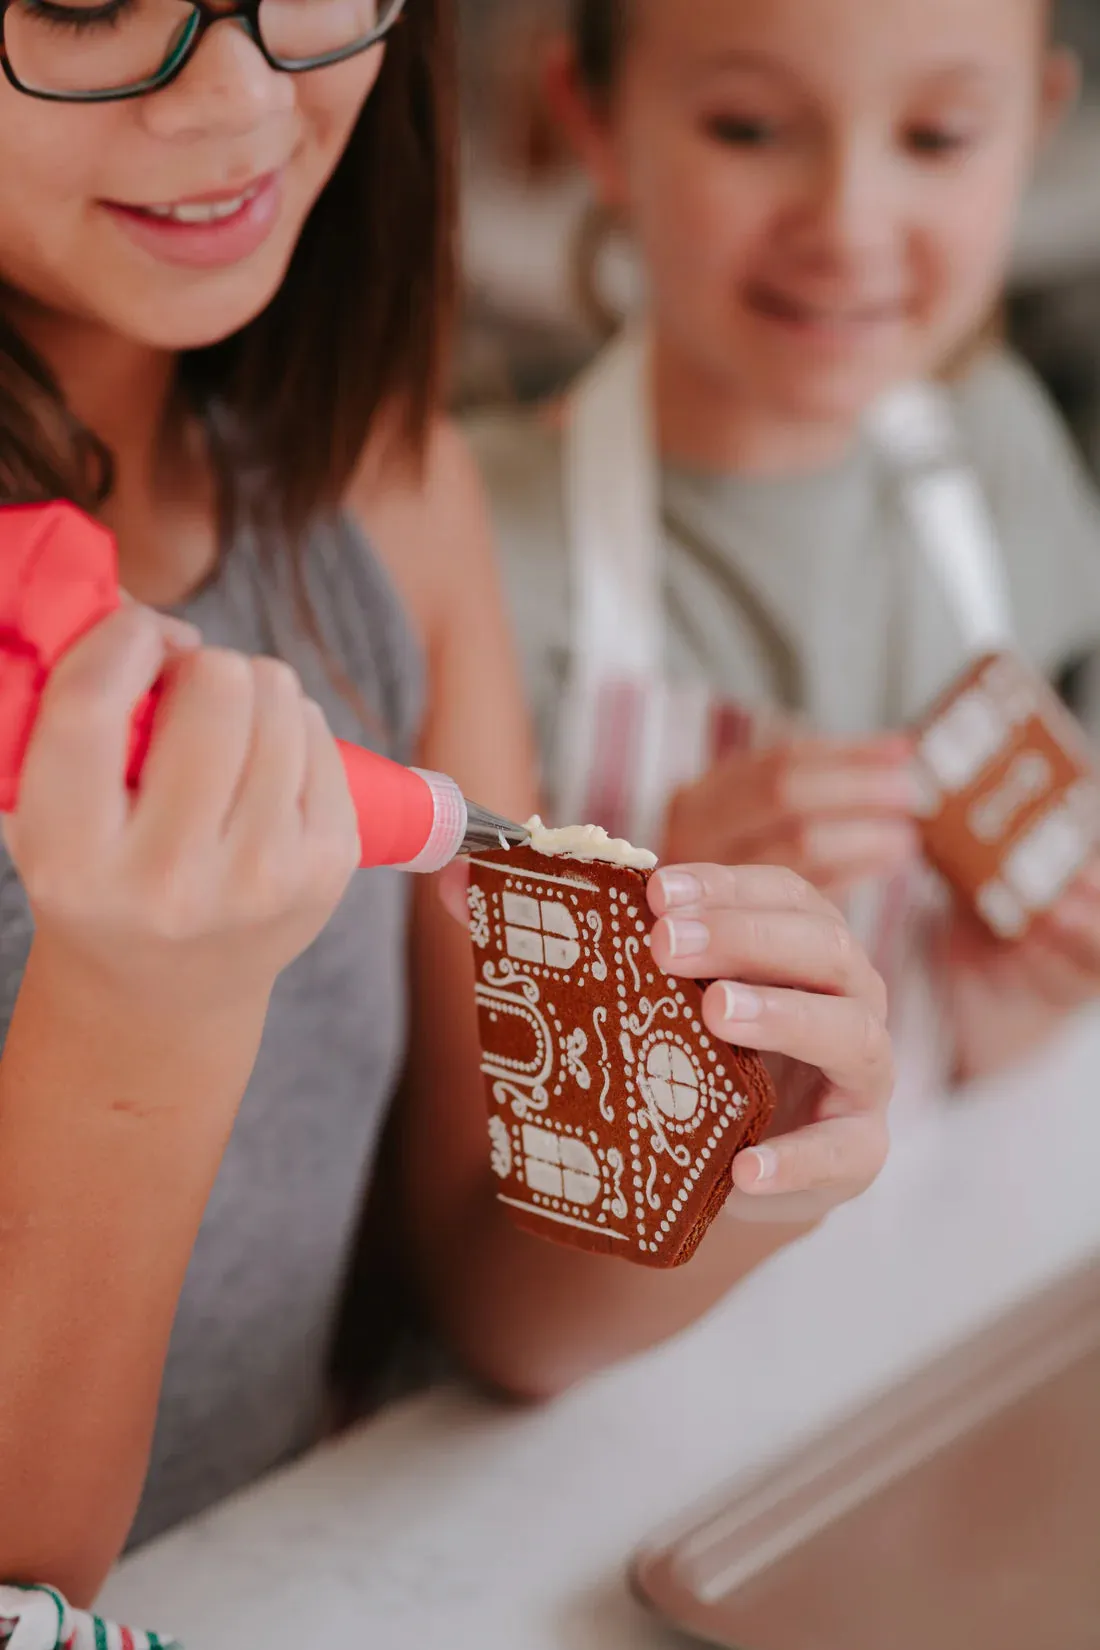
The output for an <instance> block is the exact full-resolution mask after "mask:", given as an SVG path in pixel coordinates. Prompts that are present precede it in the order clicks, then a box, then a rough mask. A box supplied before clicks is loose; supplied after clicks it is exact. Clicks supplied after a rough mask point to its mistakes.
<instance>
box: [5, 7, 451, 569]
mask: <svg viewBox="0 0 1100 1650" xmlns="http://www.w3.org/2000/svg"><path fill="white" fill-rule="evenodd" d="M455 80H456V67H455V41H454V30H453V18H452V5H451V0H410V4H409V6H408V9H407V11H406V13H405V14H404V17H403V18H402V21H401V22H400V23H399V24H398V26H397V28H396V29H395V30H394V32H393V33H392V34H391V35H390V37H389V40H388V42H387V48H386V58H385V61H384V63H383V66H382V69H381V72H380V74H379V77H378V82H377V85H376V86H375V88H374V90H373V92H372V94H371V96H370V97H369V98H368V100H367V103H366V105H365V107H364V109H363V112H362V114H361V116H360V118H359V121H358V123H357V125H356V127H355V130H354V132H353V134H352V137H351V139H350V141H349V143H348V146H347V149H346V150H345V152H344V155H343V157H342V159H341V161H340V163H339V165H338V166H337V168H336V171H335V172H334V174H333V176H332V178H331V180H330V182H329V183H328V185H327V187H326V188H325V190H324V192H323V193H322V195H321V196H320V198H319V200H318V201H317V204H316V206H315V207H314V209H313V212H312V214H311V215H310V218H309V220H308V222H307V224H306V226H305V228H304V230H303V233H302V236H301V239H300V241H299V244H298V246H297V249H296V251H295V253H294V256H293V259H292V261H291V265H290V268H289V270H288V272H287V276H286V279H285V281H284V282H283V285H282V287H281V289H280V291H279V292H278V294H277V295H276V297H275V298H274V300H273V301H272V303H271V304H270V305H269V306H268V308H267V309H266V310H265V311H264V312H263V314H261V315H259V316H257V317H256V319H255V320H254V321H252V322H250V323H249V324H248V325H247V326H245V327H244V328H243V329H242V330H241V331H240V332H238V333H236V334H234V335H233V336H232V337H230V338H228V339H226V340H224V341H223V342H221V343H218V344H215V345H212V346H211V347H210V348H208V349H200V350H195V351H191V352H187V353H185V354H184V355H183V356H182V357H181V359H180V366H179V387H180V391H181V395H182V398H183V401H184V404H185V405H186V406H188V407H189V408H190V409H191V410H193V411H194V412H195V413H196V414H198V415H199V416H200V417H201V418H202V419H203V422H204V423H205V425H206V428H207V430H208V431H209V439H210V445H211V451H212V455H213V460H214V463H215V468H216V472H217V478H218V484H219V493H220V501H221V508H220V514H221V528H222V537H223V542H224V540H225V537H226V536H227V534H228V533H231V532H232V531H234V530H236V529H237V528H239V527H241V526H242V525H248V526H251V527H254V528H255V529H256V530H257V531H258V532H259V533H260V534H261V536H262V538H263V539H264V540H265V541H267V540H272V541H274V540H276V539H278V540H282V541H285V542H288V543H289V544H291V545H292V546H295V547H297V546H299V545H300V543H301V540H302V535H303V530H304V529H305V527H306V525H307V523H308V522H309V520H310V518H311V517H313V516H314V515H315V514H317V513H318V512H319V511H325V510H328V509H335V508H337V507H338V505H339V501H340V499H341V497H342V496H343V494H344V491H345V489H346V487H347V484H348V482H349V481H350V479H351V476H352V473H353V471H354V470H355V467H356V465H357V463H358V461H359V458H360V455H361V453H362V450H363V447H364V444H365V442H366V440H367V438H368V436H369V435H370V434H371V433H372V432H373V431H375V430H376V429H377V427H378V424H379V419H380V416H381V415H383V414H385V415H386V416H387V418H388V419H390V420H391V421H392V433H393V436H394V438H395V439H396V440H397V441H398V442H399V443H400V444H401V446H402V447H403V448H404V450H405V451H406V452H407V453H408V454H409V455H410V456H412V457H415V458H416V459H417V461H419V460H420V459H421V458H422V456H423V453H424V449H425V446H426V441H427V435H428V430H429V426H430V422H431V417H432V413H433V411H434V409H435V407H436V405H437V403H438V400H439V397H440V393H441V389H442V384H443V379H444V374H445V369H446V357H447V346H448V342H449V333H450V322H451V314H452V308H453V301H454V291H455V269H454V219H455V203H456V184H455V171H456V146H457V138H456V118H455V90H456V89H455ZM111 470H112V465H111V456H110V454H109V453H108V452H107V451H106V450H105V449H104V448H103V446H102V444H101V443H100V442H99V441H98V439H97V437H96V435H95V433H94V431H89V430H85V429H83V428H81V426H80V425H79V424H78V423H77V421H76V419H75V418H74V417H73V416H72V414H71V413H70V412H69V410H68V408H67V407H66V405H65V402H64V398H63V396H62V393H61V390H60V387H59V386H58V384H57V382H56V380H55V379H54V377H53V375H52V374H51V373H50V371H49V370H48V368H47V367H46V366H45V364H44V363H43V362H42V361H41V360H40V359H38V357H37V356H36V355H35V354H34V353H33V352H32V351H31V350H30V349H29V348H28V347H27V345H26V344H25V343H24V342H23V340H22V339H21V337H20V336H19V334H18V333H17V331H16V330H15V328H14V327H13V326H12V325H11V324H10V323H9V322H7V321H5V320H4V317H3V313H2V306H0V503H14V502H20V501H23V502H34V501H38V500H41V499H46V498H68V499H71V500H72V501H73V502H74V503H76V504H79V505H81V506H82V507H83V508H85V509H88V510H93V511H94V510H95V509H96V508H97V507H98V506H99V505H101V504H102V503H103V502H104V500H105V499H106V498H107V497H108V496H109V494H110V490H111ZM296 571H297V572H298V573H299V574H300V566H299V565H298V563H297V561H296Z"/></svg>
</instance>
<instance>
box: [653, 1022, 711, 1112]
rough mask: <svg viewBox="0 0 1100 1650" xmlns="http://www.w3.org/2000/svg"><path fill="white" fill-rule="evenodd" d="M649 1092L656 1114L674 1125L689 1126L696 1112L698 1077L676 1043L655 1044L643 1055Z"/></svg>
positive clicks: (685, 1054) (698, 1095)
mask: <svg viewBox="0 0 1100 1650" xmlns="http://www.w3.org/2000/svg"><path fill="white" fill-rule="evenodd" d="M645 1070H646V1078H647V1079H648V1083H647V1086H648V1089H649V1094H650V1097H651V1099H652V1101H653V1104H654V1105H655V1106H656V1107H657V1109H658V1111H660V1112H662V1113H663V1114H664V1116H665V1117H667V1118H669V1120H670V1121H671V1122H673V1123H690V1121H691V1119H692V1118H693V1117H694V1116H695V1113H696V1112H697V1111H698V1109H699V1100H700V1092H699V1076H698V1073H697V1072H696V1070H695V1067H694V1066H693V1065H692V1063H691V1059H690V1057H689V1056H688V1054H687V1053H686V1051H685V1050H684V1049H682V1048H681V1047H680V1046H679V1044H678V1043H665V1042H660V1043H655V1044H654V1045H653V1047H652V1048H651V1049H650V1051H649V1053H648V1054H647V1055H646V1062H645Z"/></svg>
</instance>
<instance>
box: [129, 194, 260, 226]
mask: <svg viewBox="0 0 1100 1650" xmlns="http://www.w3.org/2000/svg"><path fill="white" fill-rule="evenodd" d="M255 194H256V189H255V188H252V189H246V190H245V192H244V194H243V195H236V196H234V198H233V199H232V200H225V201H180V202H179V203H178V204H177V205H175V206H147V207H145V211H146V212H148V214H149V216H150V217H152V218H164V219H167V221H168V222H170V223H220V222H221V221H222V219H223V218H231V217H233V215H234V213H236V212H240V211H241V209H242V208H243V207H245V206H247V205H248V202H249V201H250V200H251V199H252V198H253V196H254V195H255Z"/></svg>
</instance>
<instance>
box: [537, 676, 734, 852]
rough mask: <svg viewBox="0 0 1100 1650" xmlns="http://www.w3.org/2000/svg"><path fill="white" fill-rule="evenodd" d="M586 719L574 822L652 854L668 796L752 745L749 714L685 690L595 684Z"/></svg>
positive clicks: (658, 683) (641, 683) (609, 682)
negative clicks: (586, 755) (584, 764)
mask: <svg viewBox="0 0 1100 1650" xmlns="http://www.w3.org/2000/svg"><path fill="white" fill-rule="evenodd" d="M588 714H589V716H590V717H591V721H592V731H591V738H590V749H591V761H590V763H589V766H588V772H587V774H586V776H585V781H586V783H585V789H584V800H583V804H582V806H581V807H580V808H579V810H578V811H577V818H578V819H581V818H583V819H584V821H585V822H586V823H590V824H593V825H602V826H603V827H604V829H605V830H607V831H608V832H610V834H611V835H612V836H620V837H626V838H628V839H629V840H630V841H631V842H635V843H638V844H640V845H642V846H645V847H651V848H653V849H654V850H655V851H656V850H657V849H659V847H660V840H661V835H662V832H663V826H664V816H665V812H666V810H667V807H668V803H669V800H670V798H671V797H672V795H673V794H674V793H675V792H676V791H677V790H679V789H680V788H681V786H684V785H688V784H691V782H692V781H693V780H695V779H698V778H699V777H700V776H701V775H702V774H704V773H706V772H707V771H708V769H710V768H711V767H713V766H714V764H715V763H716V762H719V761H720V760H721V759H722V757H724V756H729V755H731V754H732V753H733V752H734V751H737V750H747V749H748V748H749V747H750V746H751V745H752V744H753V743H754V738H755V724H754V718H753V717H752V715H751V713H749V712H747V711H745V710H743V709H741V708H740V707H739V706H737V705H732V704H726V703H724V702H722V701H721V700H718V699H715V698H714V697H712V696H711V695H709V694H708V693H707V692H706V691H705V689H702V688H701V687H696V686H694V685H692V684H686V683H685V684H678V683H677V684H674V683H668V682H664V681H659V680H652V681H640V680H633V681H628V680H625V679H622V680H606V681H602V682H600V683H599V685H598V686H597V687H596V688H595V691H594V694H593V702H592V703H591V704H590V705H589V707H588ZM564 822H565V821H563V823H564Z"/></svg>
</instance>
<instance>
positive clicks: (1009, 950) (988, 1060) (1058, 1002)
mask: <svg viewBox="0 0 1100 1650" xmlns="http://www.w3.org/2000/svg"><path fill="white" fill-rule="evenodd" d="M946 963H947V969H948V975H949V978H950V980H951V985H952V991H951V997H952V1013H953V1016H954V1022H955V1033H956V1041H957V1045H958V1050H959V1076H960V1077H962V1078H973V1077H980V1076H985V1075H987V1074H988V1073H990V1072H993V1071H997V1070H1000V1069H1002V1068H1003V1067H1005V1066H1008V1065H1011V1064H1013V1063H1014V1062H1015V1061H1017V1060H1020V1059H1022V1058H1023V1057H1024V1056H1025V1055H1026V1054H1027V1053H1029V1052H1030V1051H1031V1050H1032V1049H1033V1048H1035V1047H1037V1046H1038V1045H1039V1044H1040V1043H1041V1042H1042V1041H1044V1040H1045V1038H1046V1037H1048V1036H1049V1035H1050V1034H1051V1033H1052V1032H1053V1031H1054V1030H1055V1029H1056V1028H1057V1026H1058V1025H1059V1024H1060V1023H1061V1021H1062V1020H1064V1019H1065V1018H1066V1016H1067V1015H1069V1014H1072V1013H1074V1012H1075V1011H1076V1010H1077V1009H1079V1008H1083V1007H1084V1006H1085V1005H1086V1004H1088V1003H1090V1002H1093V1001H1095V1000H1096V999H1098V998H1100V857H1098V858H1097V859H1096V860H1094V861H1093V863H1092V865H1091V866H1090V867H1089V868H1088V870H1086V871H1085V873H1084V874H1083V875H1082V876H1081V877H1080V878H1079V879H1078V881H1077V882H1076V883H1075V884H1074V886H1073V887H1072V888H1071V889H1070V890H1069V892H1068V893H1067V894H1066V895H1065V896H1064V898H1063V899H1062V900H1061V901H1060V903H1059V904H1058V905H1057V906H1056V907H1055V909H1054V910H1053V911H1052V912H1051V914H1050V915H1049V916H1048V917H1044V918H1042V919H1041V920H1040V921H1038V922H1036V923H1035V925H1034V927H1033V928H1032V929H1031V932H1030V933H1029V934H1028V936H1027V938H1026V939H1024V940H1023V941H1021V943H1020V944H1019V945H1011V946H1009V945H1005V944H1004V943H1003V942H1001V941H998V940H995V939H993V937H992V936H991V935H990V934H989V933H988V932H987V931H986V929H985V928H983V927H982V926H981V925H980V924H979V923H978V922H977V921H976V920H975V919H974V918H973V917H971V916H970V915H969V914H968V913H965V912H961V911H960V912H958V913H956V915H955V917H954V920H953V922H952V925H951V928H950V930H949V933H948V940H947V955H946Z"/></svg>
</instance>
